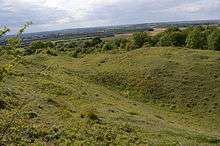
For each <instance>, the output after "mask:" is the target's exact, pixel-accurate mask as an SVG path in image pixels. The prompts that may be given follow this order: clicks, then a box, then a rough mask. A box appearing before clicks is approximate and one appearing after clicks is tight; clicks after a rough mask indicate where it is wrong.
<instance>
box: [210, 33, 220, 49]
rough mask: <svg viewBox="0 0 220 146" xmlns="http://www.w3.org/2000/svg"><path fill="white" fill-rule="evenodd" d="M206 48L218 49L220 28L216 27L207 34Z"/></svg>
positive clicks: (219, 45)
mask: <svg viewBox="0 0 220 146" xmlns="http://www.w3.org/2000/svg"><path fill="white" fill-rule="evenodd" d="M208 48H209V49H210V50H218V51H220V30H219V29H216V30H215V31H213V32H212V33H211V34H210V35H209V36H208Z"/></svg>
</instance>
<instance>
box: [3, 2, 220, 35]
mask: <svg viewBox="0 0 220 146" xmlns="http://www.w3.org/2000/svg"><path fill="white" fill-rule="evenodd" d="M0 4H1V9H0V26H3V25H4V24H7V25H9V26H11V27H14V28H16V27H18V26H20V25H21V24H22V23H24V22H25V21H30V20H31V21H33V22H34V24H35V25H34V26H33V27H31V28H32V31H44V30H54V29H63V28H72V27H89V26H101V25H115V24H116V25H118V24H126V23H141V22H153V21H175V20H192V19H217V18H220V13H219V9H220V1H219V0H0Z"/></svg>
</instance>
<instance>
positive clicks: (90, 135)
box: [0, 48, 220, 146]
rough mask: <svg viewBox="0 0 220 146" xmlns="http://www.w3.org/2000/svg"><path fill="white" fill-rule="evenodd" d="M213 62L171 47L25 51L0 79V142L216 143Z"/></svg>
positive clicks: (219, 112) (219, 58) (217, 70)
mask: <svg viewBox="0 0 220 146" xmlns="http://www.w3.org/2000/svg"><path fill="white" fill-rule="evenodd" d="M9 60H10V57H8V56H2V57H1V59H0V62H1V64H4V63H7V61H9ZM219 62H220V53H219V52H215V51H202V50H189V49H178V48H143V49H139V50H135V51H130V52H121V53H113V52H107V53H97V54H96V53H95V54H90V55H86V56H84V57H83V58H71V57H69V56H67V55H60V54H59V55H58V56H50V55H46V54H37V55H33V56H26V57H25V58H24V59H23V61H22V63H21V64H19V65H17V66H16V67H15V68H13V70H12V75H10V76H6V77H5V78H4V80H3V82H2V83H0V87H1V88H0V91H1V92H0V99H1V100H0V105H1V104H2V105H4V106H1V107H2V108H0V115H1V116H0V131H1V135H0V145H1V144H2V145H22V144H23V145H50V144H52V145H167V146H168V145H169V146H170V145H187V146H188V145H220V125H219V123H220V98H219V97H220V78H219V77H220V63H219Z"/></svg>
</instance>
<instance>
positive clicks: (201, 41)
mask: <svg viewBox="0 0 220 146" xmlns="http://www.w3.org/2000/svg"><path fill="white" fill-rule="evenodd" d="M186 44H187V47H188V48H192V49H205V48H206V47H207V37H206V35H205V33H204V32H203V31H202V29H201V28H200V27H199V28H196V29H194V30H193V31H191V32H190V33H189V35H188V37H187V39H186Z"/></svg>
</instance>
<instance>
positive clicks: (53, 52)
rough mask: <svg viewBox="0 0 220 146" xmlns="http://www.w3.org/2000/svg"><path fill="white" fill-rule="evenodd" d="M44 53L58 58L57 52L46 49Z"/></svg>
mask: <svg viewBox="0 0 220 146" xmlns="http://www.w3.org/2000/svg"><path fill="white" fill-rule="evenodd" d="M46 53H47V54H48V55H51V56H58V54H57V51H56V50H55V49H51V48H49V49H47V51H46Z"/></svg>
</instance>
